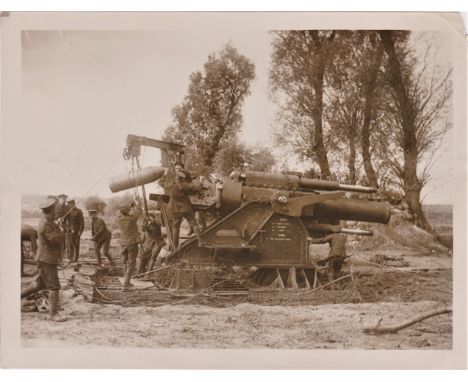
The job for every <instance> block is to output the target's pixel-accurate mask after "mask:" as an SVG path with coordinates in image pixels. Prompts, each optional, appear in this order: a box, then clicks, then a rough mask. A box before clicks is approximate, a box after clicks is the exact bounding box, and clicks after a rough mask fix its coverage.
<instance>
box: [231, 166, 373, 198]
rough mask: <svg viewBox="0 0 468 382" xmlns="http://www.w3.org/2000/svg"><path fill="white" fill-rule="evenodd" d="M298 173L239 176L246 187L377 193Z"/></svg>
mask: <svg viewBox="0 0 468 382" xmlns="http://www.w3.org/2000/svg"><path fill="white" fill-rule="evenodd" d="M298 174H300V173H294V174H288V173H283V174H273V173H268V172H260V171H248V172H246V173H245V174H239V177H240V179H242V180H243V181H244V182H245V185H246V186H248V187H260V188H274V189H280V190H281V189H282V190H293V189H306V190H317V191H337V190H341V191H353V192H366V193H372V192H377V190H376V189H375V188H373V187H364V186H355V185H349V184H340V183H339V182H335V181H330V180H320V179H311V178H306V177H303V176H301V175H298Z"/></svg>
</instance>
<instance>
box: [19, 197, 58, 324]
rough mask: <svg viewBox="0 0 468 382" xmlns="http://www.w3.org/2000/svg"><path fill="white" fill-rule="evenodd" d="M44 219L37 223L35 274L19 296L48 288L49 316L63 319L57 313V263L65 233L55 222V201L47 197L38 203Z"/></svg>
mask: <svg viewBox="0 0 468 382" xmlns="http://www.w3.org/2000/svg"><path fill="white" fill-rule="evenodd" d="M40 208H41V209H42V213H43V215H44V219H43V220H42V221H41V222H40V223H39V227H38V230H37V234H38V242H39V246H38V250H37V254H36V262H37V275H36V277H35V278H34V280H33V283H32V284H31V285H30V286H29V287H27V288H25V289H24V290H22V291H21V298H25V297H27V296H29V295H31V294H32V293H36V292H38V291H40V290H42V289H45V288H47V289H48V290H49V318H50V319H51V320H53V321H65V320H66V318H65V317H61V316H60V315H59V314H58V302H59V290H60V282H59V279H58V273H57V265H58V264H59V261H60V259H61V257H62V248H63V244H64V241H65V235H64V233H63V232H62V231H61V230H60V227H59V226H58V225H57V224H56V223H55V203H54V201H53V200H50V199H48V200H47V201H46V202H44V204H42V205H40Z"/></svg>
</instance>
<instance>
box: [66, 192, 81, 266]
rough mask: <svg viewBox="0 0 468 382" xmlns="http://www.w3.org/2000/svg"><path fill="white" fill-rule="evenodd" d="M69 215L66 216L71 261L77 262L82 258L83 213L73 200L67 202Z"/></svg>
mask: <svg viewBox="0 0 468 382" xmlns="http://www.w3.org/2000/svg"><path fill="white" fill-rule="evenodd" d="M67 206H68V213H67V215H66V216H65V224H66V226H67V228H68V230H69V233H70V253H69V254H68V258H69V260H70V261H74V262H77V261H78V257H79V256H80V238H81V234H82V233H83V230H84V217H83V211H81V210H80V209H79V208H78V207H76V206H75V199H73V198H71V199H69V200H68V202H67Z"/></svg>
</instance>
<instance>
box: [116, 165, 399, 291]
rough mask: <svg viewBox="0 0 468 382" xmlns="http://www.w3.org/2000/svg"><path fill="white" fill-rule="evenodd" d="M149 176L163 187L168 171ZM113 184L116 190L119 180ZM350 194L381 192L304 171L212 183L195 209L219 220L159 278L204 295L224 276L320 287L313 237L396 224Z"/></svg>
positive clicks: (383, 210)
mask: <svg viewBox="0 0 468 382" xmlns="http://www.w3.org/2000/svg"><path fill="white" fill-rule="evenodd" d="M149 173H151V174H153V176H149V177H148V178H146V180H147V181H156V180H157V179H156V178H158V177H159V174H162V173H163V172H162V171H157V170H155V169H154V168H153V169H152V170H151V171H148V172H147V174H149ZM124 183H125V182H124ZM124 183H122V178H119V187H118V189H123V188H125V187H126V184H124ZM138 184H141V182H138ZM110 186H111V189H113V188H114V189H115V184H112V182H111V184H110ZM127 186H128V188H130V187H134V186H135V183H131V182H129V183H128V184H127ZM346 192H352V193H355V192H356V193H375V192H376V189H374V188H370V187H363V186H354V185H343V184H339V183H338V182H332V181H324V180H318V179H310V178H307V177H304V176H302V175H301V174H300V173H291V172H289V173H283V174H273V173H266V172H253V171H252V172H246V173H240V172H233V173H232V174H231V176H229V177H225V178H223V179H222V180H221V179H220V180H219V181H218V182H216V184H213V188H212V193H213V198H212V199H211V200H212V203H211V204H210V205H208V206H207V205H206V203H205V204H204V205H201V204H200V205H197V204H196V203H194V204H195V207H197V208H200V209H204V210H207V211H209V212H210V213H211V215H212V216H217V219H215V221H214V222H213V223H212V224H211V225H209V226H208V227H207V228H206V229H205V230H204V231H203V232H202V233H201V236H202V243H199V242H198V240H197V239H196V238H189V239H187V240H186V241H185V242H183V243H182V244H181V245H180V246H179V248H176V249H174V250H173V251H172V252H171V254H170V255H169V256H168V257H167V258H166V264H176V263H177V264H184V265H183V266H179V267H175V268H164V269H163V270H162V271H161V272H157V273H156V279H157V280H156V281H158V282H159V283H161V284H165V285H166V286H167V287H172V288H192V289H200V288H206V287H207V286H209V285H211V284H212V283H213V280H216V277H220V274H224V275H226V274H231V276H232V274H239V272H241V273H242V270H244V271H245V272H246V273H247V274H248V273H250V276H252V278H251V279H252V280H253V281H254V282H255V283H256V284H257V285H260V286H267V285H276V286H279V287H311V286H313V285H316V283H317V266H316V264H315V263H314V262H313V261H312V256H311V252H310V251H311V248H313V246H312V245H311V243H312V239H313V238H317V237H320V236H323V235H327V234H333V233H351V234H364V235H370V234H372V232H370V231H363V230H353V229H347V228H344V227H342V226H341V225H340V221H343V220H352V221H359V222H373V223H382V224H386V223H388V221H389V219H390V207H389V206H388V205H387V204H386V203H381V202H374V201H369V200H362V199H356V198H351V197H348V196H347V195H346ZM150 199H152V200H158V201H159V202H160V203H163V202H164V201H165V200H166V201H167V196H163V195H159V194H151V195H150ZM174 269H177V270H174ZM230 272H231V273H230ZM232 272H234V273H232ZM231 276H225V277H227V278H231V279H232V277H231Z"/></svg>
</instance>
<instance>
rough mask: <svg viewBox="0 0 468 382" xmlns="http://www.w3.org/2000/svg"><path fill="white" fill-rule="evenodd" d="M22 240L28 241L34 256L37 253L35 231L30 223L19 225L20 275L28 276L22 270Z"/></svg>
mask: <svg viewBox="0 0 468 382" xmlns="http://www.w3.org/2000/svg"><path fill="white" fill-rule="evenodd" d="M23 241H29V242H30V243H31V250H32V252H33V254H34V256H36V253H37V231H36V230H35V229H34V228H33V227H31V226H30V225H26V224H24V225H21V277H23V276H29V275H28V274H26V273H25V272H24V248H23Z"/></svg>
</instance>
